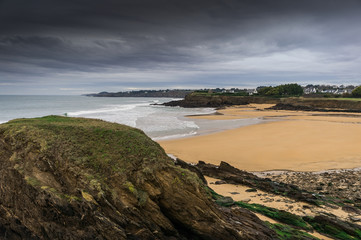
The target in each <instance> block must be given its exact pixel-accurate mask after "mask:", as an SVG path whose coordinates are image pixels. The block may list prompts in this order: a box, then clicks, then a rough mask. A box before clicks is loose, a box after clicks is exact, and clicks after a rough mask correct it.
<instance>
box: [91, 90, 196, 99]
mask: <svg viewBox="0 0 361 240" xmlns="http://www.w3.org/2000/svg"><path fill="white" fill-rule="evenodd" d="M191 92H192V91H191V90H139V91H129V92H116V93H110V92H100V93H94V94H85V96H88V97H157V98H184V97H185V96H186V95H187V94H189V93H191Z"/></svg>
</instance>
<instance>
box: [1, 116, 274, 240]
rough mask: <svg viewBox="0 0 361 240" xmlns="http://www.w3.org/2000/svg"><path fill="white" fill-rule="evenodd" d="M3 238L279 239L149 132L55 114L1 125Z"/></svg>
mask: <svg viewBox="0 0 361 240" xmlns="http://www.w3.org/2000/svg"><path fill="white" fill-rule="evenodd" d="M0 239H227V240H228V239H274V232H273V231H272V230H270V229H269V228H267V227H266V226H265V225H264V224H263V222H262V221H260V220H259V219H258V218H257V217H256V216H255V215H253V214H252V213H250V212H248V211H246V210H243V209H223V208H222V207H220V206H218V205H216V204H215V203H214V202H213V200H212V198H211V193H210V190H209V189H208V188H207V187H206V186H205V185H204V183H203V182H202V181H201V180H200V179H199V178H198V177H197V175H196V174H194V173H192V172H190V171H188V170H186V169H182V168H180V167H178V166H175V165H174V163H173V160H171V159H170V158H169V157H168V156H167V155H166V154H165V152H164V150H163V149H162V148H161V147H160V146H159V145H158V144H157V143H155V142H153V141H152V140H151V139H150V138H148V137H147V136H146V135H145V134H144V133H143V132H142V131H140V130H137V129H134V128H130V127H127V126H123V125H119V124H115V123H107V122H104V121H100V120H91V119H82V118H66V117H56V116H48V117H43V118H34V119H18V120H13V121H10V122H8V123H5V124H2V125H0Z"/></svg>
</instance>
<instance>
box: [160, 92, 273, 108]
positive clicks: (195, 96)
mask: <svg viewBox="0 0 361 240" xmlns="http://www.w3.org/2000/svg"><path fill="white" fill-rule="evenodd" d="M279 102H280V100H279V99H278V98H267V97H258V96H224V95H216V94H201V93H190V94H188V95H187V96H186V97H185V98H184V100H179V101H171V102H168V103H165V104H164V105H165V106H180V107H188V108H192V107H224V106H232V105H246V104H249V103H260V104H262V103H270V104H277V103H279Z"/></svg>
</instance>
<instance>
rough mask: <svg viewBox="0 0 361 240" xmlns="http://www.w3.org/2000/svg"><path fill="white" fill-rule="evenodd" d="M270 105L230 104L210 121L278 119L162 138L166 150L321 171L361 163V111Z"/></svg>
mask: <svg viewBox="0 0 361 240" xmlns="http://www.w3.org/2000/svg"><path fill="white" fill-rule="evenodd" d="M266 107H269V105H257V104H253V105H248V106H239V107H237V106H236V107H231V108H226V109H224V110H219V111H218V112H219V113H221V114H223V115H211V116H199V117H195V116H192V118H203V119H204V118H206V119H209V120H226V119H237V118H239V119H244V118H263V119H273V120H275V121H272V122H268V123H262V124H256V125H251V126H245V127H241V128H237V129H232V130H226V131H223V132H218V133H213V134H209V135H203V136H195V137H190V138H185V139H176V140H169V141H160V142H159V143H160V145H161V146H162V147H163V148H164V149H165V150H166V152H167V153H170V154H173V155H174V156H176V157H178V158H180V159H182V160H184V161H187V162H193V163H196V162H198V161H200V160H202V161H205V162H207V163H214V164H219V163H220V162H221V161H225V162H228V163H229V164H231V165H233V166H235V167H237V168H239V169H243V170H247V171H267V170H293V171H321V170H327V169H343V168H356V167H361V148H360V147H359V143H360V142H361V114H348V113H344V114H340V113H319V112H302V111H275V110H265V108H266Z"/></svg>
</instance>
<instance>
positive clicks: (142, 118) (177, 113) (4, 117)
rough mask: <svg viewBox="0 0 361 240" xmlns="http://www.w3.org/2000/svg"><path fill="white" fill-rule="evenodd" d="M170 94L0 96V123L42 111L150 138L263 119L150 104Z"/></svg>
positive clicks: (180, 134)
mask: <svg viewBox="0 0 361 240" xmlns="http://www.w3.org/2000/svg"><path fill="white" fill-rule="evenodd" d="M171 100H174V99H170V98H99V97H85V96H4V95H3V96H0V123H3V122H7V121H9V120H11V119H15V118H32V117H42V116H46V115H60V116H69V117H86V118H96V119H102V120H105V121H109V122H116V123H121V124H125V125H128V126H131V127H136V128H139V129H141V130H143V131H144V132H145V133H146V134H147V135H148V136H149V137H151V138H153V139H154V140H163V139H172V138H181V137H187V136H192V135H200V134H209V133H213V132H217V131H221V130H226V129H231V128H236V127H240V126H245V125H250V124H256V123H260V122H263V121H264V120H262V119H246V120H244V119H240V120H226V121H217V120H202V119H196V120H195V119H190V118H186V117H185V116H186V115H195V114H211V113H214V112H215V110H214V109H212V108H191V109H190V108H180V107H165V106H158V105H153V104H155V103H157V104H160V103H164V102H168V101H171Z"/></svg>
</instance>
